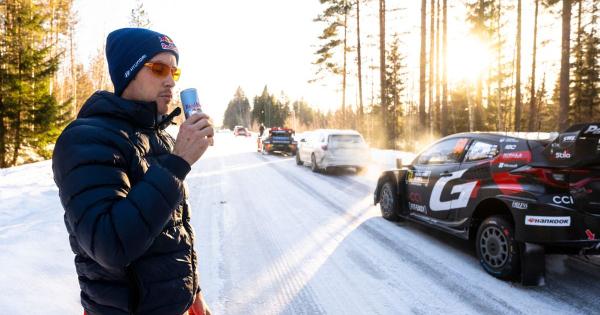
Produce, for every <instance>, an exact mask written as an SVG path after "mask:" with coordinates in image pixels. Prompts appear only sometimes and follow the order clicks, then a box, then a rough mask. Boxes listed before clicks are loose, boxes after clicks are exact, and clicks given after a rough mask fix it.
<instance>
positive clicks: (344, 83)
mask: <svg viewBox="0 0 600 315" xmlns="http://www.w3.org/2000/svg"><path fill="white" fill-rule="evenodd" d="M347 47H348V10H347V9H346V1H344V70H343V71H344V73H343V74H342V77H343V79H342V82H343V83H342V126H343V127H344V128H346V72H347V70H346V55H347V54H348V48H347Z"/></svg>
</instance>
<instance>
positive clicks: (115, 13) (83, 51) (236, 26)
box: [75, 0, 335, 123]
mask: <svg viewBox="0 0 600 315" xmlns="http://www.w3.org/2000/svg"><path fill="white" fill-rule="evenodd" d="M143 5H144V8H145V9H146V12H147V13H148V16H149V19H150V21H151V23H152V26H151V29H153V30H156V31H158V32H162V33H164V34H167V35H169V36H170V37H171V38H172V39H173V40H174V42H175V44H176V45H177V47H178V48H179V51H180V63H179V65H180V66H181V68H182V71H183V72H182V76H181V79H180V81H179V82H178V88H181V89H184V88H188V87H195V88H197V89H198V92H199V96H200V101H201V102H202V103H203V109H204V111H205V112H207V113H208V114H210V115H212V116H213V118H214V119H215V121H216V122H217V123H220V122H221V121H222V115H223V112H224V111H225V108H226V106H227V103H228V102H229V101H230V100H231V99H232V98H233V95H234V92H235V90H236V88H237V87H238V86H241V87H242V89H243V90H244V92H245V93H246V96H247V97H248V98H249V99H250V102H251V103H252V98H253V97H254V96H255V95H259V94H260V93H261V92H262V89H263V88H264V86H265V85H267V86H268V89H269V91H270V93H274V94H276V95H277V96H279V95H280V94H281V92H282V91H284V92H285V93H286V94H287V96H288V97H289V98H290V100H295V99H297V98H300V97H304V98H305V99H306V100H307V101H309V102H310V103H311V104H315V105H320V106H325V105H326V103H327V101H326V100H327V99H328V98H331V97H335V92H334V93H329V94H333V96H331V95H327V94H328V92H327V90H326V89H325V88H322V87H320V86H319V85H315V84H308V83H307V81H308V80H309V79H311V78H313V73H314V71H315V69H314V67H313V66H312V65H311V62H312V61H313V59H314V57H313V54H312V53H313V50H314V48H313V47H311V45H313V44H314V43H315V42H316V40H315V39H316V38H317V36H318V35H317V34H318V32H319V31H320V30H319V27H318V25H316V23H313V22H312V19H313V18H314V17H316V15H317V14H318V13H319V7H320V5H319V2H318V1H316V0H315V1H294V0H256V1H244V0H241V1H240V0H237V1H236V0H221V1H182V0H179V1H157V0H148V1H144V2H143ZM134 6H135V1H133V0H104V1H84V0H76V1H75V9H76V10H77V11H78V16H79V25H78V28H77V31H78V34H77V38H78V52H79V56H80V58H81V60H82V62H84V63H87V60H89V58H90V57H91V56H92V55H93V54H94V53H95V52H96V50H97V49H98V48H99V47H102V45H103V43H104V41H105V39H106V35H107V34H108V33H110V31H112V30H114V29H117V28H121V27H127V26H128V23H129V16H130V12H131V9H132V8H133V7H134Z"/></svg>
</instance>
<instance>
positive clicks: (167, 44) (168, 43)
mask: <svg viewBox="0 0 600 315" xmlns="http://www.w3.org/2000/svg"><path fill="white" fill-rule="evenodd" d="M158 39H159V40H160V46H161V47H162V49H168V50H172V51H174V52H176V53H178V54H179V51H178V50H177V47H176V46H175V43H173V40H171V39H170V38H169V37H168V36H166V35H162V36H159V37H158Z"/></svg>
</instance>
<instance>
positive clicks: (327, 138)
mask: <svg viewBox="0 0 600 315" xmlns="http://www.w3.org/2000/svg"><path fill="white" fill-rule="evenodd" d="M369 162H370V151H369V146H368V145H367V143H366V142H365V140H364V139H363V137H362V135H361V134H360V133H359V132H358V131H355V130H335V129H320V130H315V131H312V132H310V133H308V134H307V135H306V137H305V138H303V139H301V140H300V142H299V146H298V154H296V164H298V165H304V164H309V165H310V167H311V169H312V171H313V172H319V171H323V170H324V171H327V170H330V169H332V168H349V167H352V168H355V169H356V171H357V172H363V171H364V170H366V168H367V167H368V165H369Z"/></svg>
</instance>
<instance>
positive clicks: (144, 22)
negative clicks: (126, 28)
mask: <svg viewBox="0 0 600 315" xmlns="http://www.w3.org/2000/svg"><path fill="white" fill-rule="evenodd" d="M129 25H130V26H134V27H142V28H148V27H150V26H151V25H152V23H151V22H150V18H149V17H148V13H146V9H144V4H143V3H142V1H141V0H136V1H135V8H133V9H131V15H130V16H129Z"/></svg>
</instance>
